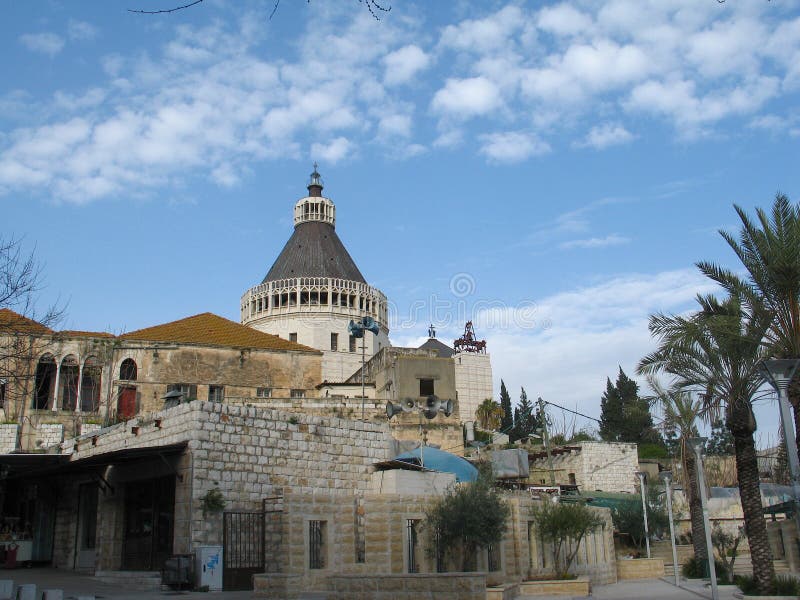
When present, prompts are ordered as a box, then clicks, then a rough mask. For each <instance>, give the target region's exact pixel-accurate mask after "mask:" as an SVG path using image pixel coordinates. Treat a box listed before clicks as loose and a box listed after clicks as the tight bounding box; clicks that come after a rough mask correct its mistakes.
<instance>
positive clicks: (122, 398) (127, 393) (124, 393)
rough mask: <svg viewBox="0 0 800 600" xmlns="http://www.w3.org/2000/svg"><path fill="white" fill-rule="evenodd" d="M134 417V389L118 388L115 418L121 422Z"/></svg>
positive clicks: (127, 387)
mask: <svg viewBox="0 0 800 600" xmlns="http://www.w3.org/2000/svg"><path fill="white" fill-rule="evenodd" d="M135 416H136V388H135V387H130V386H124V387H120V388H119V398H118V399H117V418H119V419H121V420H128V419H132V418H133V417H135Z"/></svg>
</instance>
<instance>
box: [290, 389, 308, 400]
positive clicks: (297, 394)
mask: <svg viewBox="0 0 800 600" xmlns="http://www.w3.org/2000/svg"><path fill="white" fill-rule="evenodd" d="M289 397H290V398H305V397H306V391H305V390H299V389H297V390H290V391H289Z"/></svg>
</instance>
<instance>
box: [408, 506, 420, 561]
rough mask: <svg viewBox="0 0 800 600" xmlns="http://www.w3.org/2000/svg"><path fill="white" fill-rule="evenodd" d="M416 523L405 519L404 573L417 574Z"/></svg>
mask: <svg viewBox="0 0 800 600" xmlns="http://www.w3.org/2000/svg"><path fill="white" fill-rule="evenodd" d="M418 529H419V527H418V521H417V520H415V519H406V572H407V573H419V543H418V531H417V530H418Z"/></svg>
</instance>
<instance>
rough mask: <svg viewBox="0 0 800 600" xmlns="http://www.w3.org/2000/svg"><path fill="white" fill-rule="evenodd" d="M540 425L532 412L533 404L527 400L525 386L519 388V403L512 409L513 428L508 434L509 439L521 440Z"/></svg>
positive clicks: (536, 416)
mask: <svg viewBox="0 0 800 600" xmlns="http://www.w3.org/2000/svg"><path fill="white" fill-rule="evenodd" d="M539 426H540V419H539V417H538V415H536V414H534V412H533V404H531V401H530V400H528V394H527V393H526V392H525V388H522V389H521V392H520V395H519V404H518V405H517V407H516V408H515V409H514V429H513V435H511V436H509V437H510V439H511V441H512V442H514V441H516V440H521V439H523V438H526V437H528V436H530V435H531V434H532V433H534V432H535V430H536V429H537V428H538V427H539Z"/></svg>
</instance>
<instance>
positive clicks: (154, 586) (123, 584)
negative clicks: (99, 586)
mask: <svg viewBox="0 0 800 600" xmlns="http://www.w3.org/2000/svg"><path fill="white" fill-rule="evenodd" d="M94 578H95V579H97V580H98V581H100V582H102V583H110V584H112V585H116V586H119V587H120V589H126V590H135V591H137V592H158V591H161V573H159V572H158V571H96V572H95V574H94Z"/></svg>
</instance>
